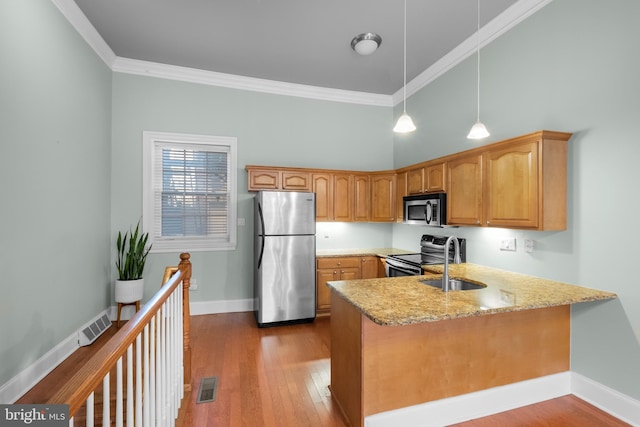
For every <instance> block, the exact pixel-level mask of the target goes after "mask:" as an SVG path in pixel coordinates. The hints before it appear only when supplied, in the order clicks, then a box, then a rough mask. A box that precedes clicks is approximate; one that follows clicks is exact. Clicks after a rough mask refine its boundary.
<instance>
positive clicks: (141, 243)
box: [116, 221, 151, 280]
mask: <svg viewBox="0 0 640 427" xmlns="http://www.w3.org/2000/svg"><path fill="white" fill-rule="evenodd" d="M139 229H140V221H138V224H137V225H136V229H135V231H131V229H129V231H127V232H125V233H124V236H122V233H121V232H118V240H117V242H116V247H117V249H118V259H117V260H116V268H117V269H118V278H119V280H137V279H142V271H143V270H144V264H145V262H146V261H147V255H148V254H149V251H150V250H151V245H149V247H146V245H147V240H148V239H149V233H140V232H139V231H140V230H139ZM127 240H129V242H128V245H127Z"/></svg>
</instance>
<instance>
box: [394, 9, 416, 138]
mask: <svg viewBox="0 0 640 427" xmlns="http://www.w3.org/2000/svg"><path fill="white" fill-rule="evenodd" d="M403 83H404V84H403V86H402V98H403V112H402V115H401V116H400V117H399V118H398V122H397V123H396V125H395V127H394V128H393V131H394V132H397V133H408V132H413V131H414V130H416V125H414V124H413V120H411V117H410V116H409V115H408V114H407V0H404V81H403Z"/></svg>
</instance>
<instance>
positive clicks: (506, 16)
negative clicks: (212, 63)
mask: <svg viewBox="0 0 640 427" xmlns="http://www.w3.org/2000/svg"><path fill="white" fill-rule="evenodd" d="M51 1H52V2H53V4H54V5H55V6H56V7H57V8H58V9H59V10H60V12H61V13H62V14H63V15H64V17H65V18H67V20H68V21H69V22H70V23H71V25H72V26H73V27H74V28H75V29H76V31H78V33H79V34H80V35H81V36H82V38H84V40H85V41H86V42H87V43H88V44H89V46H90V47H91V48H92V49H93V50H94V51H95V52H96V54H97V55H98V56H99V57H100V58H101V59H102V60H103V61H104V63H105V64H107V66H108V67H109V68H110V69H111V70H112V71H114V72H119V73H127V74H135V75H142V76H151V77H158V78H164V79H170V80H178V81H184V82H190V83H198V84H205V85H211V86H220V87H226V88H231V89H240V90H248V91H254V92H263V93H271V94H276V95H285V96H295V97H300V98H309V99H317V100H323V101H334V102H345V103H351V104H363V105H372V106H381V107H392V106H395V105H397V104H399V103H401V102H402V99H403V91H402V88H400V89H399V90H398V91H397V92H395V93H394V94H393V95H382V94H375V93H366V92H356V91H348V90H342V89H331V88H323V87H317V86H307V85H301V84H295V83H286V82H279V81H274V80H265V79H258V78H253V77H243V76H236V75H232V74H224V73H217V72H213V71H204V70H198V69H194V68H187V67H179V66H174V65H166V64H159V63H154V62H147V61H140V60H135V59H128V58H121V57H118V56H116V55H115V53H114V52H113V50H111V48H110V47H109V45H107V43H106V42H105V41H104V39H103V38H102V36H101V35H100V34H99V33H98V31H97V30H96V29H95V28H94V27H93V25H92V24H91V23H90V22H89V20H88V19H87V17H86V16H85V15H84V13H82V10H80V8H79V7H78V5H77V4H76V3H75V2H74V1H73V0H51ZM552 1H553V0H519V1H518V2H517V3H515V4H513V5H512V6H510V7H509V8H508V9H507V10H505V11H504V12H503V13H501V14H500V15H498V16H497V17H496V18H494V19H493V20H491V21H490V22H489V23H488V24H486V25H485V26H484V27H482V28H481V29H480V32H479V36H480V47H484V46H486V45H487V44H489V43H491V42H492V41H493V40H495V39H496V38H498V37H500V36H501V35H502V34H504V33H506V32H507V31H509V30H510V29H511V28H513V27H515V26H516V25H518V24H519V23H520V22H522V21H523V20H525V19H526V18H528V17H529V16H530V15H532V14H534V13H535V12H537V11H538V10H540V9H541V8H543V7H544V6H546V5H547V4H549V3H551V2H552ZM476 48H477V35H476V33H474V34H473V35H471V36H470V37H469V38H467V39H466V40H465V41H463V42H462V43H460V44H459V45H458V46H457V47H456V48H454V49H453V50H452V51H451V52H449V53H448V54H447V55H445V56H444V57H442V58H441V59H440V60H439V61H437V62H436V63H435V64H433V65H432V66H431V67H429V68H427V69H426V70H425V71H423V72H422V73H420V74H419V75H418V76H417V77H416V78H414V79H413V80H411V81H410V82H408V83H407V97H409V96H411V95H413V94H414V93H416V92H417V91H419V90H420V89H422V88H423V87H425V86H427V85H428V84H429V83H431V82H433V81H434V80H435V79H437V78H438V77H440V76H441V75H443V74H444V73H446V72H447V71H449V70H450V69H451V68H453V67H454V66H456V65H458V64H459V63H461V62H462V61H464V60H465V59H466V58H468V57H469V56H471V55H473V54H474V53H475V52H476Z"/></svg>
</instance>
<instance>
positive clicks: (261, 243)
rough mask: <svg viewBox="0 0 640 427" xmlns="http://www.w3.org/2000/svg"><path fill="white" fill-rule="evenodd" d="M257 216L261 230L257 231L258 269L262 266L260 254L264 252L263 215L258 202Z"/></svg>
mask: <svg viewBox="0 0 640 427" xmlns="http://www.w3.org/2000/svg"><path fill="white" fill-rule="evenodd" d="M258 216H259V217H260V226H261V230H259V232H258V237H260V255H259V256H258V269H260V267H261V266H262V255H263V254H264V216H263V215H262V206H261V205H260V204H258Z"/></svg>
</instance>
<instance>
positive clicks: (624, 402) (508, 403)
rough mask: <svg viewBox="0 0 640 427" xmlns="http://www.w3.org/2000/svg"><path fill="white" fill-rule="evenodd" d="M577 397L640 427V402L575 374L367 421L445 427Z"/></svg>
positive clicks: (368, 424)
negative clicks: (539, 403) (572, 396)
mask: <svg viewBox="0 0 640 427" xmlns="http://www.w3.org/2000/svg"><path fill="white" fill-rule="evenodd" d="M566 394H574V395H575V396H577V397H579V398H580V399H582V400H584V401H586V402H589V403H591V404H592V405H594V406H596V407H598V408H600V409H602V410H603V411H605V412H607V413H609V414H611V415H613V416H614V417H616V418H618V419H620V420H622V421H624V422H626V423H629V424H631V425H633V426H640V401H637V400H634V399H632V398H630V397H629V396H626V395H624V394H622V393H620V392H617V391H615V390H613V389H610V388H608V387H606V386H604V385H602V384H599V383H597V382H595V381H593V380H590V379H589V378H586V377H584V376H582V375H580V374H577V373H575V372H563V373H560V374H556V375H549V376H546V377H541V378H536V379H533V380H529V381H522V382H519V383H515V384H509V385H506V386H502V387H494V388H491V389H488V390H483V391H478V392H475V393H469V394H465V395H462V396H456V397H451V398H448V399H441V400H436V401H433V402H427V403H423V404H420V405H415V406H410V407H407V408H401V409H397V410H393V411H388V412H382V413H379V414H375V415H371V416H368V417H366V418H365V423H364V425H365V427H395V426H399V425H401V426H403V427H442V426H446V425H450V424H456V423H461V422H464V421H469V420H473V419H476V418H481V417H485V416H488V415H493V414H497V413H499V412H504V411H508V410H511V409H515V408H519V407H522V406H526V405H531V404H534V403H538V402H542V401H545V400H548V399H553V398H556V397H560V396H564V395H566Z"/></svg>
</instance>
